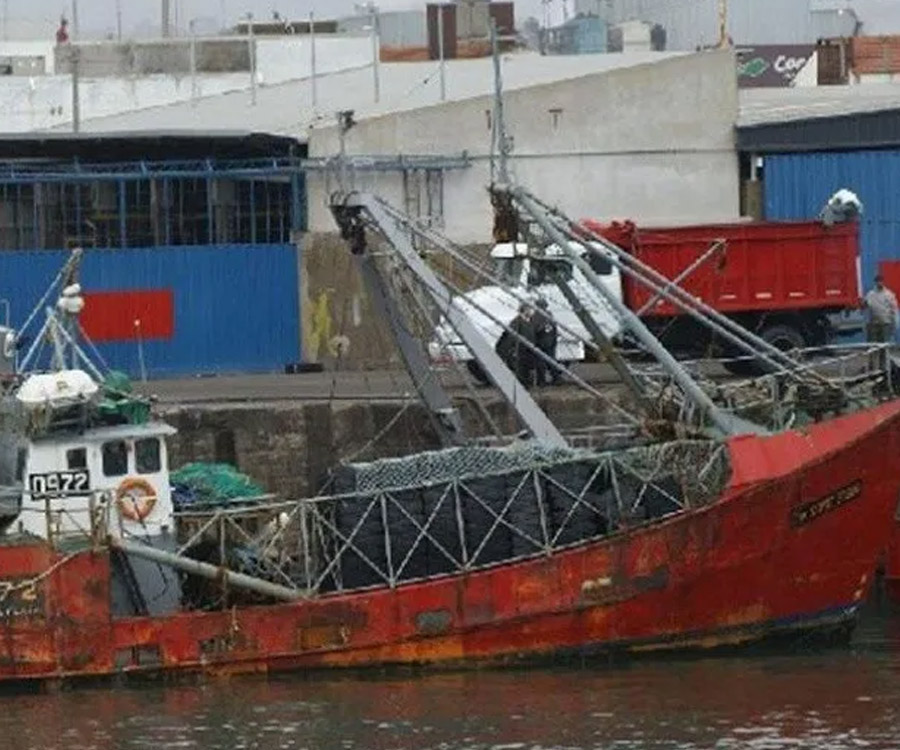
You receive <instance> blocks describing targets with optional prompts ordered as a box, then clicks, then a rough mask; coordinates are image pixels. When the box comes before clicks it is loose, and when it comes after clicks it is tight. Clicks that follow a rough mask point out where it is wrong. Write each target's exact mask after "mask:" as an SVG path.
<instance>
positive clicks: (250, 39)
mask: <svg viewBox="0 0 900 750" xmlns="http://www.w3.org/2000/svg"><path fill="white" fill-rule="evenodd" d="M247 44H248V47H249V52H250V103H251V104H252V105H253V106H254V107H255V106H256V37H255V36H254V34H253V14H252V13H248V14H247Z"/></svg>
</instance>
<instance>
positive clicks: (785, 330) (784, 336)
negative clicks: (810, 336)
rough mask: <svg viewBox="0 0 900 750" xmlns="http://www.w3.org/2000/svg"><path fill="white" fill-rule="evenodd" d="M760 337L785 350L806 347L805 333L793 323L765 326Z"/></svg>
mask: <svg viewBox="0 0 900 750" xmlns="http://www.w3.org/2000/svg"><path fill="white" fill-rule="evenodd" d="M760 338H761V339H762V340H763V341H766V342H768V343H769V344H771V345H772V346H774V347H775V348H776V349H780V350H781V351H783V352H788V351H790V350H791V349H803V348H805V347H806V339H805V338H804V336H803V334H802V333H801V332H800V331H798V330H797V329H796V328H794V326H791V325H784V324H781V325H774V326H769V327H768V328H764V329H763V331H762V332H761V333H760Z"/></svg>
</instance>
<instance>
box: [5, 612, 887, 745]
mask: <svg viewBox="0 0 900 750" xmlns="http://www.w3.org/2000/svg"><path fill="white" fill-rule="evenodd" d="M0 705H2V709H3V710H2V711H0V748H3V750H6V749H7V748H8V749H9V750H113V749H115V750H120V749H124V748H135V749H138V748H150V749H152V750H169V749H174V748H202V749H203V750H206V749H210V750H211V749H213V748H221V749H222V750H238V749H244V748H246V749H250V748H254V749H259V750H276V749H279V750H280V749H281V748H284V749H285V750H288V749H290V750H299V749H300V748H308V749H309V750H319V749H320V748H322V749H327V750H330V749H331V748H336V749H339V750H341V749H345V748H346V749H347V750H351V749H353V750H355V749H357V748H360V749H366V750H367V749H370V748H371V750H400V749H401V748H402V749H407V748H408V749H409V750H551V749H554V750H556V749H559V750H563V749H564V750H587V748H642V749H643V748H647V749H651V748H652V749H655V748H752V749H753V750H762V749H764V748H773V749H774V748H777V749H781V748H828V749H829V750H841V749H842V748H900V614H898V613H894V614H893V615H886V614H884V613H878V612H871V613H867V614H866V615H865V617H864V619H863V621H862V623H861V626H860V629H859V630H858V631H857V634H856V636H855V638H854V642H853V645H852V646H851V647H849V648H841V649H832V650H827V651H819V652H812V653H809V652H801V653H784V652H782V653H780V654H777V655H759V654H756V655H752V656H744V655H742V656H739V657H727V658H725V657H718V658H707V659H691V660H666V661H647V660H642V661H638V662H632V663H630V664H628V665H624V666H623V665H618V666H613V667H610V666H608V665H596V664H586V665H584V666H581V667H567V668H558V669H540V670H510V671H502V670H499V671H478V672H468V673H444V674H428V673H420V674H415V675H410V674H403V675H399V674H396V673H395V674H393V675H371V674H370V675H367V676H365V677H360V676H358V675H357V676H355V677H342V678H340V679H335V678H333V677H322V676H317V677H314V678H305V677H303V676H290V677H279V678H271V679H269V680H264V679H253V678H240V679H233V680H230V681H225V682H222V681H219V682H205V683H202V684H197V685H189V686H185V685H182V686H172V687H163V686H151V687H147V686H142V687H108V688H92V689H75V690H65V691H63V692H58V693H55V694H46V695H15V696H4V697H2V698H0Z"/></svg>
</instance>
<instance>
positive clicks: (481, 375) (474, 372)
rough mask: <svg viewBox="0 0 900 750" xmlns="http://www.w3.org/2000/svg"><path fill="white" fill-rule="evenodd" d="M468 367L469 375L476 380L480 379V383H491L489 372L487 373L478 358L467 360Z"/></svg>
mask: <svg viewBox="0 0 900 750" xmlns="http://www.w3.org/2000/svg"><path fill="white" fill-rule="evenodd" d="M466 369H467V370H468V371H469V375H471V376H472V377H473V378H475V380H477V381H478V383H479V385H490V384H491V381H490V380H489V379H488V376H487V373H485V371H484V368H483V367H482V366H481V365H480V364H479V363H478V360H477V359H470V360H468V361H467V362H466Z"/></svg>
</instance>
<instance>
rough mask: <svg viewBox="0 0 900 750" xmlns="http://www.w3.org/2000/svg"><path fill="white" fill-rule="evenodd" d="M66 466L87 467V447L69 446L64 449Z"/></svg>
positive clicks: (74, 467) (71, 467)
mask: <svg viewBox="0 0 900 750" xmlns="http://www.w3.org/2000/svg"><path fill="white" fill-rule="evenodd" d="M66 466H67V467H68V468H69V469H86V468H87V449H86V448H71V449H70V450H67V451H66Z"/></svg>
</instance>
